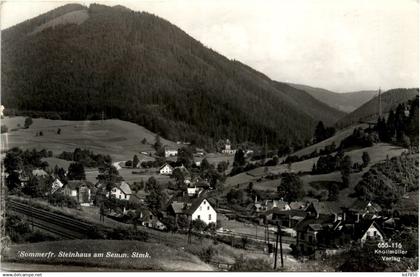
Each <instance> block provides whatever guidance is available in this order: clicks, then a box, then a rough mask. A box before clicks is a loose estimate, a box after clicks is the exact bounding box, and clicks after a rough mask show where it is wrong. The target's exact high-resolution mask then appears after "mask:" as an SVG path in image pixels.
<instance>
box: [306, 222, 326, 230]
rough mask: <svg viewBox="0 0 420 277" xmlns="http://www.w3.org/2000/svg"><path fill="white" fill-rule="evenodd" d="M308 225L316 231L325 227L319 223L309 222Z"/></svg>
mask: <svg viewBox="0 0 420 277" xmlns="http://www.w3.org/2000/svg"><path fill="white" fill-rule="evenodd" d="M308 227H309V228H311V229H312V230H314V231H321V230H322V229H323V228H322V225H321V224H319V223H314V224H309V225H308Z"/></svg>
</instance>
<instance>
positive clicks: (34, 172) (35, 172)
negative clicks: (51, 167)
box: [32, 168, 48, 177]
mask: <svg viewBox="0 0 420 277" xmlns="http://www.w3.org/2000/svg"><path fill="white" fill-rule="evenodd" d="M32 175H34V176H36V177H47V176H48V173H47V172H45V170H43V169H39V168H37V169H34V170H32Z"/></svg>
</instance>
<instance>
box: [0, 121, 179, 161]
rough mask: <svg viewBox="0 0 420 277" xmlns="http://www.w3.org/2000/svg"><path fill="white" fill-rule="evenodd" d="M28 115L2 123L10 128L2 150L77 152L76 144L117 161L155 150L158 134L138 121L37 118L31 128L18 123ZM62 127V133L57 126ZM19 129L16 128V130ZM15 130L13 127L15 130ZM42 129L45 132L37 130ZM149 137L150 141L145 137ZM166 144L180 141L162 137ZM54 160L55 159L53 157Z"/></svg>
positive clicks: (5, 136)
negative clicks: (140, 124) (15, 148)
mask: <svg viewBox="0 0 420 277" xmlns="http://www.w3.org/2000/svg"><path fill="white" fill-rule="evenodd" d="M24 121H25V118H24V117H13V118H5V119H3V120H2V124H5V125H6V126H7V127H8V128H9V132H8V133H4V134H1V144H2V145H1V150H2V151H4V150H6V149H10V148H13V147H20V148H23V149H32V148H36V149H38V150H41V149H43V148H44V149H47V150H51V151H53V153H54V154H55V155H58V154H60V153H61V152H63V151H70V152H73V151H74V149H75V148H85V149H89V150H92V151H93V152H95V153H100V154H104V155H105V154H109V155H110V156H111V157H112V159H113V160H114V161H121V160H128V159H132V158H133V155H134V154H137V155H138V156H139V157H140V159H143V158H146V157H143V156H142V155H140V154H139V152H142V151H154V149H153V148H152V144H153V143H154V140H155V136H156V134H155V133H153V132H151V131H149V130H147V129H145V128H143V127H141V126H138V125H137V124H134V123H131V122H127V121H122V120H118V119H108V120H104V121H103V122H101V121H99V120H98V121H66V120H50V119H43V118H37V119H34V120H33V121H34V123H33V124H32V125H31V126H30V128H29V129H22V128H19V127H18V124H19V126H23V125H24ZM59 128H60V129H61V134H60V135H58V134H57V130H58V129H59ZM13 129H15V130H13ZM12 130H13V131H12ZM39 132H42V133H43V135H42V136H37V135H36V134H37V133H39ZM143 138H146V140H147V143H146V144H142V143H141V140H142V139H143ZM161 142H162V144H164V145H168V146H176V143H174V142H172V141H168V140H165V139H161ZM51 162H52V164H55V162H53V161H51Z"/></svg>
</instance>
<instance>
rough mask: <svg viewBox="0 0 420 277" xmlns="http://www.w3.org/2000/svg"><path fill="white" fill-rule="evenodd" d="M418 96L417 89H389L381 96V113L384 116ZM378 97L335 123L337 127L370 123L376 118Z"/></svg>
mask: <svg viewBox="0 0 420 277" xmlns="http://www.w3.org/2000/svg"><path fill="white" fill-rule="evenodd" d="M417 95H419V89H418V88H412V89H391V90H388V91H386V92H384V93H382V95H381V99H382V101H381V102H382V113H383V114H386V113H388V112H390V111H391V110H393V109H395V108H396V107H397V106H398V104H403V103H406V102H408V101H409V100H412V99H414V98H415V97H416V96H417ZM378 103H379V102H378V96H376V97H374V98H373V99H371V100H370V101H369V102H367V103H365V104H364V105H362V106H361V107H360V108H358V109H356V110H355V111H353V112H352V113H350V114H348V115H346V116H345V117H344V118H342V119H340V120H339V121H338V122H337V126H338V127H340V128H342V127H346V126H350V125H352V124H354V123H357V122H359V121H361V120H362V121H372V120H376V119H377V118H378Z"/></svg>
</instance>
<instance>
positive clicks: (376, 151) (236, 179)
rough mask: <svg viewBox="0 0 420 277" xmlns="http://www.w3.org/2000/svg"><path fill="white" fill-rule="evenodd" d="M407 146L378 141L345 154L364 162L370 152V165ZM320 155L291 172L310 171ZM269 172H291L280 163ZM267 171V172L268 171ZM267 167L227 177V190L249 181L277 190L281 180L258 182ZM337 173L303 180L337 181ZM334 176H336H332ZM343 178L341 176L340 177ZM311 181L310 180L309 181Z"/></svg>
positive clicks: (299, 163)
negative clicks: (370, 145)
mask: <svg viewBox="0 0 420 277" xmlns="http://www.w3.org/2000/svg"><path fill="white" fill-rule="evenodd" d="M406 150H407V149H406V148H402V147H399V146H395V145H391V144H388V143H378V144H375V145H374V146H372V147H366V148H361V149H356V150H351V151H348V152H346V153H345V155H349V156H350V158H351V160H352V162H353V163H355V162H357V163H362V154H363V152H365V151H366V152H368V154H369V156H370V165H372V164H375V163H377V162H380V161H383V160H385V159H386V157H387V156H388V157H389V158H392V157H395V156H400V155H401V153H403V152H404V151H406ZM318 159H319V157H316V158H311V159H307V160H304V161H300V162H295V163H292V164H291V167H290V170H291V172H295V173H299V172H301V173H309V172H311V171H312V166H313V165H314V163H316V162H317V160H318ZM267 170H268V172H270V173H273V174H281V173H284V172H289V169H288V166H287V165H285V164H279V165H276V166H269V167H267ZM268 172H267V173H268ZM267 173H265V168H264V167H259V168H256V169H253V170H250V171H248V172H243V173H240V174H237V175H235V176H232V177H228V178H227V179H226V183H225V189H226V191H229V190H230V188H232V187H235V186H237V185H238V184H240V186H246V185H248V183H249V182H253V183H254V189H260V190H267V189H268V190H276V186H277V185H278V184H279V182H280V181H279V180H266V179H263V180H262V181H261V182H257V180H258V179H260V178H261V176H264V175H266V174H267ZM336 174H339V173H338V172H336V173H334V172H333V173H330V174H322V175H305V176H304V177H302V178H303V180H304V181H305V180H309V179H310V180H311V181H322V180H324V178H326V179H325V180H326V181H337V178H338V177H337V176H335V175H336ZM330 176H334V177H330ZM340 178H341V177H340ZM308 182H309V181H308Z"/></svg>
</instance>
